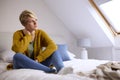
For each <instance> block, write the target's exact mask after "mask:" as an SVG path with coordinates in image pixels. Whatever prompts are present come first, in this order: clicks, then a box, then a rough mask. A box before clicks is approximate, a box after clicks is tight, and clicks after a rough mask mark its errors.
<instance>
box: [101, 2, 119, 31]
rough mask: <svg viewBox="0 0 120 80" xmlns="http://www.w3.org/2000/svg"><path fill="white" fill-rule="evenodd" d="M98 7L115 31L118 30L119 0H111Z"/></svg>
mask: <svg viewBox="0 0 120 80" xmlns="http://www.w3.org/2000/svg"><path fill="white" fill-rule="evenodd" d="M99 7H100V9H101V11H102V12H103V14H104V15H105V17H106V18H107V20H108V21H109V22H110V23H111V25H112V26H113V28H114V29H115V30H116V32H120V0H111V1H109V2H106V3H104V4H101V5H100V6H99Z"/></svg>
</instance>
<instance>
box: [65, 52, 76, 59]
mask: <svg viewBox="0 0 120 80" xmlns="http://www.w3.org/2000/svg"><path fill="white" fill-rule="evenodd" d="M67 53H68V55H69V57H70V59H75V57H76V55H75V54H74V53H72V52H70V51H67Z"/></svg>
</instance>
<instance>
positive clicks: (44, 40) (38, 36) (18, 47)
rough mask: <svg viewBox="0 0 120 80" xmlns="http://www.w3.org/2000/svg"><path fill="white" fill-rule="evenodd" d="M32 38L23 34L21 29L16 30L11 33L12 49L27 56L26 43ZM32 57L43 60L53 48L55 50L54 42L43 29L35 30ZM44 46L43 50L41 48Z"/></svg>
mask: <svg viewBox="0 0 120 80" xmlns="http://www.w3.org/2000/svg"><path fill="white" fill-rule="evenodd" d="M31 39H32V36H31V35H28V34H25V35H24V34H23V31H22V30H18V31H16V32H15V33H14V35H13V45H12V50H13V51H15V52H16V53H18V52H19V53H23V54H25V55H26V56H28V57H29V55H28V52H27V49H28V45H29V43H30V41H31ZM33 47H34V51H33V52H34V59H37V60H38V61H39V62H42V61H44V60H45V59H46V58H48V57H49V56H50V55H51V54H52V53H53V52H54V51H55V50H57V46H56V44H55V43H54V42H53V40H52V39H51V38H50V37H49V36H48V35H47V34H46V33H45V32H44V31H43V30H39V29H37V30H35V40H34V46H33ZM43 47H45V50H43Z"/></svg>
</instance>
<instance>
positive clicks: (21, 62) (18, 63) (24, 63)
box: [13, 51, 64, 73]
mask: <svg viewBox="0 0 120 80" xmlns="http://www.w3.org/2000/svg"><path fill="white" fill-rule="evenodd" d="M51 64H52V65H54V66H55V68H56V70H57V72H59V71H60V70H61V69H62V68H63V67H64V64H63V61H62V58H61V56H60V53H59V52H58V51H55V52H54V53H53V54H52V55H51V56H50V57H49V58H47V59H46V60H45V61H43V62H41V63H38V62H36V61H34V60H32V59H31V58H29V57H27V56H26V55H24V54H22V53H16V54H15V55H14V57H13V68H14V69H22V68H24V69H37V70H43V71H45V72H47V73H52V72H55V69H52V68H50V67H49V66H50V65H51Z"/></svg>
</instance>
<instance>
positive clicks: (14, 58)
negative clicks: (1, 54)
mask: <svg viewBox="0 0 120 80" xmlns="http://www.w3.org/2000/svg"><path fill="white" fill-rule="evenodd" d="M22 56H23V54H22V53H16V54H15V55H14V56H13V60H19V59H21V58H22Z"/></svg>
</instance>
